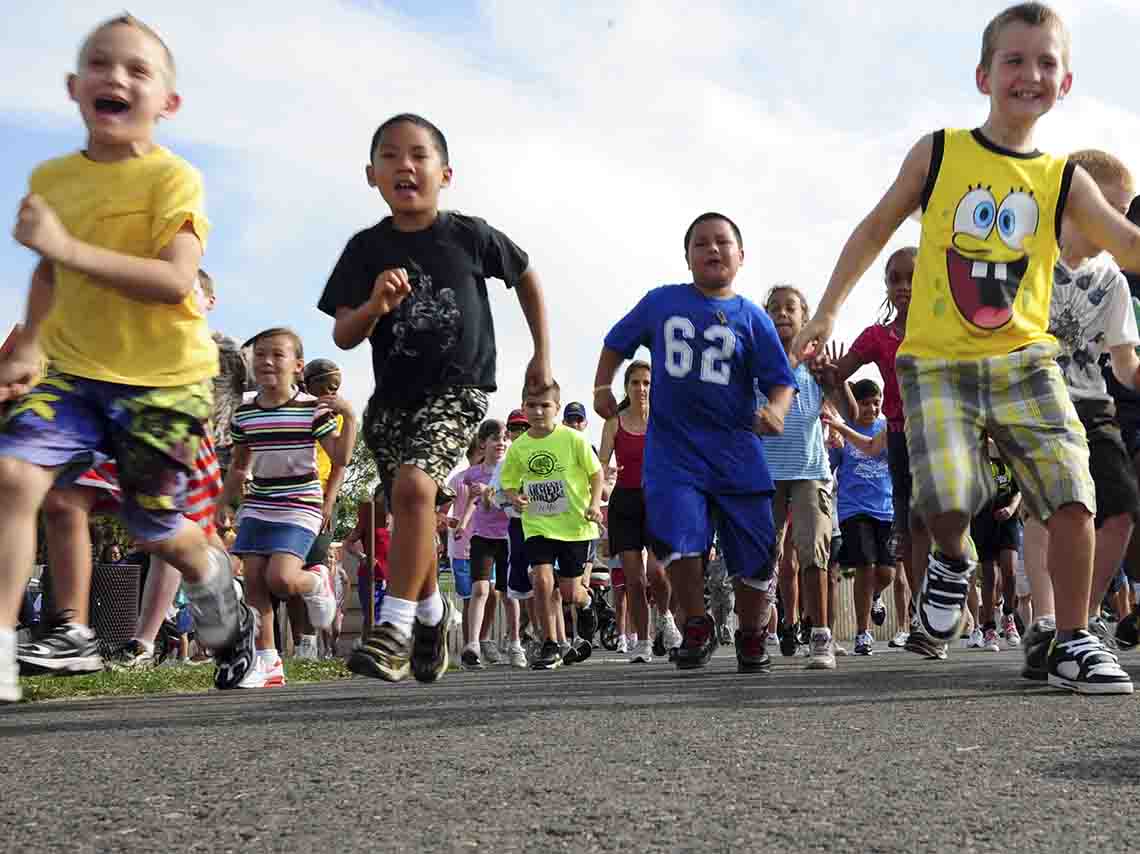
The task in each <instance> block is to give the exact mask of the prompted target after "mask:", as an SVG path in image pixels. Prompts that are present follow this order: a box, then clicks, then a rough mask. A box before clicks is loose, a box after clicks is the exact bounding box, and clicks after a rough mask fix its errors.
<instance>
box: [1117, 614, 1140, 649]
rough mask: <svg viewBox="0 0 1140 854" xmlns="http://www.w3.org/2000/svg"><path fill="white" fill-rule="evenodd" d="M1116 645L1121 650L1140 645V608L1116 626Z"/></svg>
mask: <svg viewBox="0 0 1140 854" xmlns="http://www.w3.org/2000/svg"><path fill="white" fill-rule="evenodd" d="M1116 645H1117V646H1118V647H1120V648H1121V649H1134V648H1135V647H1136V646H1138V645H1140V607H1138V608H1137V609H1136V610H1134V611H1133V612H1132V613H1131V614H1129V615H1128V616H1127V617H1125V618H1124V619H1123V620H1121V621H1120V622H1119V623H1117V624H1116Z"/></svg>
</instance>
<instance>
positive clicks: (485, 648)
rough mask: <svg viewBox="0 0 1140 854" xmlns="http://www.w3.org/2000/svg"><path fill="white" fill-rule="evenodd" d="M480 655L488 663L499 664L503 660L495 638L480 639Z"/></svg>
mask: <svg viewBox="0 0 1140 854" xmlns="http://www.w3.org/2000/svg"><path fill="white" fill-rule="evenodd" d="M479 657H480V658H482V659H483V660H484V661H485V662H487V663H488V664H498V663H499V662H500V661H502V657H501V656H500V655H499V647H498V645H497V644H496V643H495V642H494V641H493V640H481V641H479Z"/></svg>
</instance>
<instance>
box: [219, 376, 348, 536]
mask: <svg viewBox="0 0 1140 854" xmlns="http://www.w3.org/2000/svg"><path fill="white" fill-rule="evenodd" d="M336 431H337V421H336V416H335V415H334V414H333V413H332V411H331V410H329V409H327V408H326V407H324V406H321V405H319V402H318V401H317V399H316V398H315V397H313V396H312V395H310V394H305V393H304V392H297V393H296V394H294V395H293V397H292V398H290V399H289V400H288V401H286V402H285V403H283V404H281V405H280V406H276V407H273V408H265V407H262V406H260V405H259V404H258V402H257V396H256V395H255V396H254V397H253V398H252V399H251V400H249V401H247V402H245V403H243V404H242V405H241V406H239V407H238V409H237V412H235V413H234V418H233V423H232V425H231V427H230V435H231V436H232V437H233V442H234V445H235V446H237V447H241V446H245V447H248V448H249V449H250V451H251V453H252V460H253V466H252V469H253V481H252V482H251V483H249V484H248V485H247V488H246V493H245V496H244V498H243V499H242V505H241V511H240V512H239V513H238V524H239V525H240V524H241V522H242V521H243V520H244V519H247V518H248V519H260V520H262V521H264V522H276V523H278V524H283V525H298V526H300V527H302V528H306V529H307V530H310V531H312V532H313V533H319V532H320V530H321V523H322V520H323V519H322V513H321V508H322V504H323V501H324V493H323V491H322V490H321V482H320V479H319V477H318V474H317V464H316V452H315V448H316V443H317V441H318V440H319V439H321V438H323V437H324V436H328V435H331V434H335V433H336Z"/></svg>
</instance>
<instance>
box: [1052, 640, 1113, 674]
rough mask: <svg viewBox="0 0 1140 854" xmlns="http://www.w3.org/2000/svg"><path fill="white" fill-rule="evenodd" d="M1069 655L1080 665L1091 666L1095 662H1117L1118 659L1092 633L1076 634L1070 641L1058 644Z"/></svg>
mask: <svg viewBox="0 0 1140 854" xmlns="http://www.w3.org/2000/svg"><path fill="white" fill-rule="evenodd" d="M1059 646H1060V647H1061V649H1063V650H1064V651H1065V652H1066V653H1067V654H1068V655H1069V656H1070V657H1072V658H1073V659H1074V660H1075V661H1076V662H1077V663H1078V664H1080V665H1081V667H1085V668H1087V667H1093V666H1095V665H1097V664H1108V663H1110V662H1111V663H1113V664H1118V663H1119V661H1120V660H1119V659H1118V658H1117V657H1116V656H1115V655H1113V654H1112V653H1111V652H1109V651H1108V650H1107V649H1105V646H1104V644H1102V643H1101V642H1100V638H1098V637H1097V636H1096V635H1094V634H1084V635H1077V636H1076V637H1074V638H1073V639H1072V640H1070V641H1065V642H1064V643H1062V644H1059Z"/></svg>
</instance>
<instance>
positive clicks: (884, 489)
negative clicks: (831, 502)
mask: <svg viewBox="0 0 1140 854" xmlns="http://www.w3.org/2000/svg"><path fill="white" fill-rule="evenodd" d="M848 426H849V427H850V428H851V429H852V430H855V431H856V432H858V433H862V434H863V435H864V436H871V437H874V436H876V435H878V434H879V433H881V432H882V431H883V430H886V429H887V422H886V420H885V419H882V418H880V419H879V420H878V421H876V422H875V423H874V424H872V425H871V426H870V427H862V426H860V425H859V424H854V423H851V422H848ZM831 462H832V465H834V466H835V478H836V481H837V482H838V492H839V501H838V502H837V504H838V505H839V521H840V522H843V521H845V520H847V519H850V518H851V517H852V516H859V515H864V516H870V517H872V518H873V519H878V520H879V521H881V522H892V521H894V518H895V510H894V505H893V504H892V491H891V472H890V469H889V468H888V466H887V449H886V448H883V450H882V452H881V453H880V454H879V455H878V456H877V457H869V456H867V455H866V454H865V453H863V452H862V451H860V450H859V449H858V448H856V447H855V446H854V445H853V444H852V443H851V442H847V443H846V444H844V446H843V447H842V448H840V449H839V450H832V451H831Z"/></svg>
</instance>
